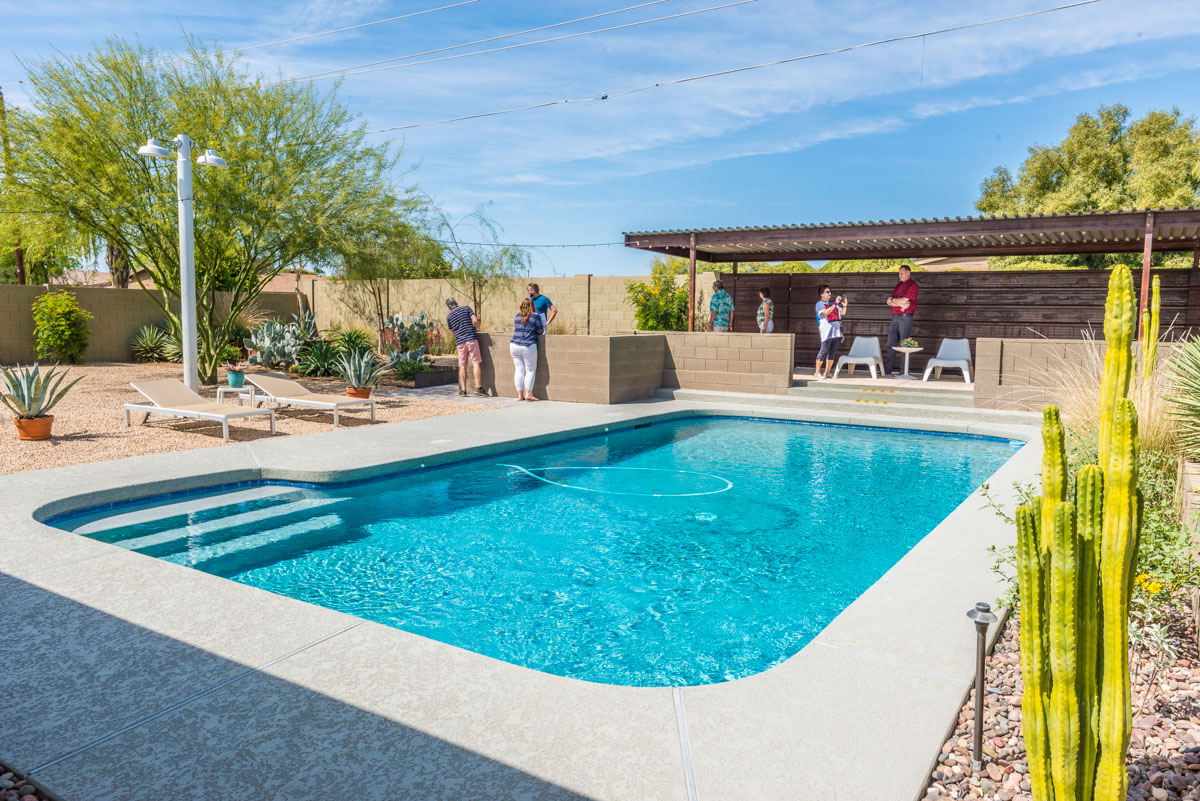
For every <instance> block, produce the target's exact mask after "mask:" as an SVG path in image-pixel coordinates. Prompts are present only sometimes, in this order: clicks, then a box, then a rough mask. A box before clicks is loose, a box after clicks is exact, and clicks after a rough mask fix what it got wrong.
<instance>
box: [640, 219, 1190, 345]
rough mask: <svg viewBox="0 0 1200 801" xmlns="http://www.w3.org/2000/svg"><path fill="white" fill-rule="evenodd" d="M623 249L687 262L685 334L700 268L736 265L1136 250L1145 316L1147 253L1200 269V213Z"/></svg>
mask: <svg viewBox="0 0 1200 801" xmlns="http://www.w3.org/2000/svg"><path fill="white" fill-rule="evenodd" d="M625 246H626V247H631V248H637V249H639V250H647V251H651V252H653V253H662V254H665V255H670V256H678V257H683V258H687V259H688V260H689V265H690V266H689V269H688V286H689V295H688V297H689V299H690V303H689V305H688V330H689V331H692V330H694V329H695V320H694V319H693V318H694V315H695V305H696V304H695V298H696V262H697V260H699V261H705V262H733V271H734V273H736V272H737V265H738V263H739V262H759V261H790V260H799V259H805V260H807V259H904V258H920V257H926V256H1043V255H1053V254H1085V253H1136V252H1137V251H1139V250H1140V251H1141V252H1142V274H1141V287H1142V291H1141V293H1140V297H1141V305H1142V308H1145V307H1146V304H1147V301H1148V295H1149V289H1150V256H1151V253H1152V251H1154V250H1155V249H1157V250H1159V251H1174V252H1178V251H1189V250H1190V251H1193V256H1192V267H1193V268H1196V267H1200V208H1198V207H1195V206H1189V207H1187V208H1159V209H1129V210H1119V211H1082V212H1067V213H1063V214H1022V215H1011V216H1010V215H999V216H994V217H993V216H983V217H953V218H951V217H944V218H941V219H932V220H926V219H922V220H886V221H885V220H869V221H866V222H861V221H860V222H836V223H816V224H811V225H784V226H777V227H767V226H762V227H751V228H702V229H696V230H674V231H642V232H636V233H627V234H625Z"/></svg>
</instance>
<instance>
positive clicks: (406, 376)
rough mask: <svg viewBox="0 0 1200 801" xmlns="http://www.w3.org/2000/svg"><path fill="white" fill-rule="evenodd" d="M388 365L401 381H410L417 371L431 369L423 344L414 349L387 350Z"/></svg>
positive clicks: (421, 371) (422, 371)
mask: <svg viewBox="0 0 1200 801" xmlns="http://www.w3.org/2000/svg"><path fill="white" fill-rule="evenodd" d="M388 367H389V368H390V369H391V370H392V372H393V373H395V374H396V378H399V379H400V380H401V381H412V379H413V376H415V375H416V374H417V373H424V372H427V371H429V370H432V369H433V365H432V364H430V363H429V357H428V356H426V355H425V346H424V345H422V346H421V347H419V348H417V349H416V350H409V351H399V350H390V351H388Z"/></svg>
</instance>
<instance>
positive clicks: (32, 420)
mask: <svg viewBox="0 0 1200 801" xmlns="http://www.w3.org/2000/svg"><path fill="white" fill-rule="evenodd" d="M13 425H15V426H16V427H17V439H23V440H41V439H50V427H51V426H53V425H54V415H50V416H49V417H17V418H14V419H13Z"/></svg>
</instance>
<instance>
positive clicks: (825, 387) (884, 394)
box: [788, 380, 974, 409]
mask: <svg viewBox="0 0 1200 801" xmlns="http://www.w3.org/2000/svg"><path fill="white" fill-rule="evenodd" d="M788 396H790V397H793V398H811V399H824V400H848V401H857V402H861V403H891V404H897V403H916V404H920V405H922V406H956V407H959V408H963V409H971V408H974V396H973V395H972V393H971V392H970V391H969V390H965V389H959V388H957V387H956V388H954V389H950V388H946V387H938V386H932V387H931V386H923V387H913V388H911V389H910V388H908V387H888V388H876V387H872V386H869V385H864V384H856V383H850V382H845V381H836V380H835V381H808V382H806V383H801V382H796V384H794V385H793V386H792V387H791V388H790V389H788Z"/></svg>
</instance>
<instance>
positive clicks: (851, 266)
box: [818, 259, 922, 273]
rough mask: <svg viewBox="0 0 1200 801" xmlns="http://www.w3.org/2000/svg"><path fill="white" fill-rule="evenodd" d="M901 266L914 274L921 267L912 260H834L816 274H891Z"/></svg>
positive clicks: (919, 270) (920, 269)
mask: <svg viewBox="0 0 1200 801" xmlns="http://www.w3.org/2000/svg"><path fill="white" fill-rule="evenodd" d="M901 265H907V266H908V268H909V269H910V270H912V271H913V272H914V273H916V272H921V271H922V267H921V265H919V264H917V263H916V262H914V261H913V260H912V259H834V260H832V261H829V262H826V263H825V266H824V267H822V268H821V269H820V270H819V271H818V272H822V273H893V272H895V271H896V270H899V269H900V267H901Z"/></svg>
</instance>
